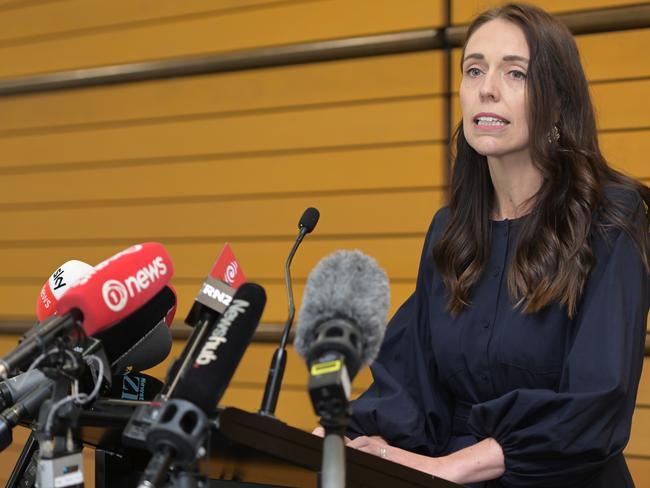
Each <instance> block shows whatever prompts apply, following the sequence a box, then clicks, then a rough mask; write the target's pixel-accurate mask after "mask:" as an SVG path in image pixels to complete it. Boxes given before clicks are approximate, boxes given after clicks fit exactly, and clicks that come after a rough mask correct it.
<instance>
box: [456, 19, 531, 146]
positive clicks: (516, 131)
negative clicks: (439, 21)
mask: <svg viewBox="0 0 650 488" xmlns="http://www.w3.org/2000/svg"><path fill="white" fill-rule="evenodd" d="M529 58H530V53H529V49H528V44H527V42H526V38H525V37H524V33H523V32H522V30H521V29H520V28H519V27H517V26H516V25H515V24H513V23H512V22H508V21H506V20H502V19H495V20H491V21H489V22H487V23H486V24H483V25H482V26H481V27H479V28H478V29H477V30H476V31H475V32H474V33H473V34H472V36H471V37H470V38H469V40H468V42H467V45H466V47H465V57H464V59H463V77H462V81H461V84H460V104H461V107H462V112H463V133H464V134H465V138H466V139H467V142H468V143H469V145H470V146H472V147H473V148H474V150H475V151H476V152H478V153H479V154H482V155H484V156H492V157H497V158H502V157H504V156H508V155H522V156H526V155H528V157H529V150H528V133H529V131H528V110H527V103H526V76H527V71H528V60H529Z"/></svg>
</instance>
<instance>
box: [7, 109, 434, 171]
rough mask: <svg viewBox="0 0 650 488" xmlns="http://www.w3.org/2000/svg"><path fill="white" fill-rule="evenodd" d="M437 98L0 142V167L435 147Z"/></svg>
mask: <svg viewBox="0 0 650 488" xmlns="http://www.w3.org/2000/svg"><path fill="white" fill-rule="evenodd" d="M441 113H442V101H441V99H440V98H439V97H435V96H431V97H423V98H422V99H410V100H399V101H390V102H378V103H370V102H368V103H360V104H358V105H354V106H324V107H313V108H311V109H307V110H305V109H302V110H288V111H284V112H280V113H262V114H255V115H239V116H233V117H227V118H221V117H196V119H195V120H185V121H177V120H171V121H164V122H155V123H151V124H147V125H134V126H128V125H126V124H122V125H121V126H119V127H107V128H101V129H99V128H89V129H88V130H76V131H74V132H69V131H61V132H50V133H46V134H21V135H17V136H15V137H11V138H0V153H2V154H3V155H4V157H3V158H2V161H1V162H0V167H7V166H12V167H13V166H23V165H43V166H46V165H53V164H61V163H70V162H77V163H81V162H84V163H86V162H92V161H124V160H128V159H132V158H162V157H171V156H175V157H178V156H189V155H205V154H210V153H234V152H254V151H278V150H286V149H289V148H292V149H297V148H322V147H333V146H342V145H365V144H379V143H386V142H413V141H432V142H433V141H442V140H443V138H444V132H443V124H442V123H441V120H440V118H436V117H435V114H441Z"/></svg>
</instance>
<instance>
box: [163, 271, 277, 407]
mask: <svg viewBox="0 0 650 488" xmlns="http://www.w3.org/2000/svg"><path fill="white" fill-rule="evenodd" d="M265 304H266V292H265V291H264V288H262V287H261V286H260V285H258V284H255V283H244V284H243V285H242V286H241V287H240V288H239V289H238V290H237V292H236V293H235V296H234V297H233V300H232V302H231V304H230V306H229V307H228V308H227V309H226V311H225V312H224V314H223V316H222V317H221V319H220V320H219V321H218V322H217V321H213V322H212V323H211V324H210V326H209V328H208V332H207V334H206V336H207V337H206V339H205V340H204V341H203V344H202V345H201V347H200V348H199V349H198V352H197V353H196V354H195V355H194V357H193V358H192V360H193V365H192V366H193V367H192V368H190V369H188V370H187V371H186V372H185V374H184V375H183V376H182V377H181V379H180V381H179V383H178V386H177V387H176V389H175V390H174V391H173V392H172V398H178V399H182V400H187V401H189V402H192V403H193V404H194V405H196V406H198V407H199V408H201V409H202V410H203V411H204V412H205V414H206V415H210V414H212V413H213V412H214V409H215V407H216V405H217V403H218V402H219V400H220V399H221V397H222V396H223V393H224V391H225V390H226V387H227V386H228V384H229V383H230V380H231V379H232V376H233V374H234V373H235V370H236V369H237V366H238V365H239V361H240V360H241V358H242V356H243V355H244V351H245V350H246V348H247V347H248V345H249V344H250V342H251V340H252V339H253V334H254V333H255V329H257V325H258V324H259V322H260V318H261V317H262V312H263V311H264V306H265Z"/></svg>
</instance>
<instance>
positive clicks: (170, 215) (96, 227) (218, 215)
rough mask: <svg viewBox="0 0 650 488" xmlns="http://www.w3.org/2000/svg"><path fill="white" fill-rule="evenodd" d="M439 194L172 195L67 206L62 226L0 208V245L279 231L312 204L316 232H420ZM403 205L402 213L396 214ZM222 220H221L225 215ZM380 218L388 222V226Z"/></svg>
mask: <svg viewBox="0 0 650 488" xmlns="http://www.w3.org/2000/svg"><path fill="white" fill-rule="evenodd" d="M442 199H443V194H442V191H440V190H434V191H412V192H403V191H394V192H386V193H381V194H375V193H368V194H362V193H361V192H358V193H355V194H340V195H327V196H313V197H310V196H305V195H298V196H294V197H283V198H277V199H266V198H259V199H247V200H243V201H213V202H202V201H200V200H199V201H198V202H189V203H185V202H183V201H180V200H179V201H176V202H174V203H171V204H168V203H165V202H158V203H144V204H139V205H138V204H136V205H132V204H128V203H127V205H124V206H122V205H115V204H113V205H110V206H107V207H102V206H95V207H94V208H86V207H85V206H83V205H79V206H78V207H76V208H68V209H66V212H65V216H66V220H65V222H71V223H73V224H72V225H62V221H61V209H57V208H49V209H47V208H39V209H36V210H30V209H28V208H27V209H24V210H6V211H4V212H2V213H0V226H2V227H3V228H4V229H5V231H4V232H3V234H2V236H0V243H2V242H7V241H30V240H36V241H38V240H40V239H60V240H67V239H80V240H83V239H88V238H89V237H92V238H95V239H97V238H102V239H116V238H117V239H125V238H128V237H130V238H131V239H132V240H133V241H135V242H138V241H146V240H152V239H158V240H161V241H163V242H164V240H165V238H166V237H184V238H190V237H195V238H204V237H206V236H215V241H216V242H219V239H218V237H217V236H219V237H224V238H226V239H228V238H232V237H235V236H248V237H262V236H284V235H287V232H290V233H293V229H295V228H296V215H298V216H299V215H300V214H301V213H302V210H303V209H304V208H307V207H308V206H310V205H314V206H316V207H317V208H319V209H320V211H321V214H322V217H321V220H320V222H319V233H320V234H321V235H337V236H340V235H341V234H356V235H363V234H369V233H370V234H373V233H374V234H376V233H385V232H387V229H390V232H391V233H402V232H421V231H422V229H426V227H427V225H428V224H429V222H430V219H431V216H432V215H433V212H435V211H436V210H437V209H438V208H439V207H440V205H441V204H442ZM407 209H408V211H409V212H410V215H409V218H408V219H405V218H401V217H402V216H403V214H404V212H405V211H406V210H407ZM226 216H227V217H229V218H225V217H226ZM387 222H390V224H388V225H389V226H390V227H389V226H388V225H387Z"/></svg>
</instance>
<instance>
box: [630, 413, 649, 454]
mask: <svg viewBox="0 0 650 488" xmlns="http://www.w3.org/2000/svg"><path fill="white" fill-rule="evenodd" d="M625 453H626V454H631V455H635V456H650V408H648V407H643V406H637V408H636V410H635V411H634V417H633V418H632V435H631V436H630V442H629V443H628V445H627V447H626V448H625Z"/></svg>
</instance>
